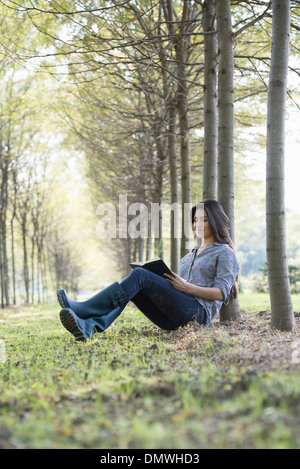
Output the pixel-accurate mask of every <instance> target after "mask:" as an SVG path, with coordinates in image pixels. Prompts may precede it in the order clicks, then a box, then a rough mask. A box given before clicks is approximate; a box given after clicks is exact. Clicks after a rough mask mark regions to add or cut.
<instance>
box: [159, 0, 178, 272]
mask: <svg viewBox="0 0 300 469" xmlns="http://www.w3.org/2000/svg"><path fill="white" fill-rule="evenodd" d="M160 10H162V12H163V14H164V17H165V21H166V22H167V28H168V32H169V34H170V35H171V40H173V41H174V22H173V12H174V6H173V0H166V1H163V0H162V1H161V4H160ZM160 60H161V63H162V66H163V67H164V69H165V70H168V69H169V66H168V61H167V60H166V55H165V48H164V46H163V43H161V44H160ZM173 73H174V72H173ZM163 81H164V95H165V100H166V112H167V122H168V157H169V172H170V192H171V197H170V199H171V205H173V207H175V212H177V206H178V202H179V190H178V174H177V156H176V128H177V126H176V117H177V109H176V104H177V103H176V96H175V93H174V91H173V88H174V82H173V78H172V77H171V75H170V76H168V75H167V74H166V73H164V75H163ZM170 217H171V219H170V223H171V229H170V243H171V249H170V267H171V270H173V271H174V272H177V270H178V263H179V239H178V226H177V221H178V213H174V211H173V210H172V211H171V214H170Z"/></svg>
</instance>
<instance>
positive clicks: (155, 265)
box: [129, 257, 174, 278]
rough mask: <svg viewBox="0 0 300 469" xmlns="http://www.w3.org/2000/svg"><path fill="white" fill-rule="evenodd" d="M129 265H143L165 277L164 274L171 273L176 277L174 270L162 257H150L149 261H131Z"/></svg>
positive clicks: (134, 266) (143, 267) (133, 267)
mask: <svg viewBox="0 0 300 469" xmlns="http://www.w3.org/2000/svg"><path fill="white" fill-rule="evenodd" d="M129 265H130V267H131V268H132V269H135V268H136V267H141V268H142V269H146V270H150V272H153V273H154V274H157V275H160V276H161V277H163V278H166V277H165V276H164V274H169V275H172V276H173V277H174V275H173V273H172V271H171V270H170V269H169V267H168V266H167V265H166V264H165V263H164V261H163V260H162V259H161V258H160V257H158V258H157V259H149V261H146V262H131V263H130V264H129Z"/></svg>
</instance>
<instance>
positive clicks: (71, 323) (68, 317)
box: [59, 309, 86, 341]
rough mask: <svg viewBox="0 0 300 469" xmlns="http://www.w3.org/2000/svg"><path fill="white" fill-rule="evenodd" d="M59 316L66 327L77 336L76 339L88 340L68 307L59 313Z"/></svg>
mask: <svg viewBox="0 0 300 469" xmlns="http://www.w3.org/2000/svg"><path fill="white" fill-rule="evenodd" d="M59 317H60V321H61V323H62V325H63V326H64V328H65V329H67V331H68V332H70V333H71V334H73V336H74V337H75V340H78V341H85V340H86V338H85V337H84V335H83V333H82V332H81V330H80V329H79V327H78V326H77V324H76V321H75V319H74V318H73V316H72V314H71V313H70V311H68V310H67V309H62V310H61V312H60V313H59Z"/></svg>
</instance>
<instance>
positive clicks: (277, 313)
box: [266, 0, 295, 331]
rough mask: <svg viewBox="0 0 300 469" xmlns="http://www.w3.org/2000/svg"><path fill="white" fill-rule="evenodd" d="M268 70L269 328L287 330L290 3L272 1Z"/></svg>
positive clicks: (289, 309) (290, 321) (290, 308)
mask: <svg viewBox="0 0 300 469" xmlns="http://www.w3.org/2000/svg"><path fill="white" fill-rule="evenodd" d="M272 9H273V19H272V50H271V69H270V78H269V91H268V115H267V163H266V176H267V181H266V224H267V226H266V230H267V263H268V280H269V289H270V301H271V327H273V328H277V329H280V330H285V331H290V330H292V329H293V328H294V321H295V320H294V314H293V306H292V299H291V292H290V282H289V272H288V265H287V257H286V233H285V197H284V186H285V184H284V183H285V179H284V165H285V104H286V91H287V72H288V58H289V36H290V1H289V0H273V1H272Z"/></svg>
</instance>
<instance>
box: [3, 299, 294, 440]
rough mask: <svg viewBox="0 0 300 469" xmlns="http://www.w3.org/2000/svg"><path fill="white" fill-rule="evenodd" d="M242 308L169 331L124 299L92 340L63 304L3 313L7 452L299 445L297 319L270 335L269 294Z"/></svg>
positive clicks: (4, 427)
mask: <svg viewBox="0 0 300 469" xmlns="http://www.w3.org/2000/svg"><path fill="white" fill-rule="evenodd" d="M240 306H241V309H242V310H243V314H242V321H241V322H239V323H235V324H231V325H227V326H224V325H220V324H219V323H218V321H216V322H215V323H214V326H212V327H207V326H206V327H205V326H199V325H197V324H191V325H189V326H188V327H185V328H181V329H179V330H178V331H172V332H166V331H161V330H159V329H158V328H157V327H156V326H154V325H153V324H152V323H150V322H149V321H148V320H147V319H146V318H145V317H144V316H143V315H142V314H141V313H139V312H138V311H137V310H135V309H133V308H129V307H127V309H126V310H125V311H124V313H123V314H122V316H121V317H119V318H118V319H117V321H115V322H114V323H113V325H112V326H111V327H110V328H109V329H108V330H107V331H105V332H104V333H103V334H97V335H96V336H95V338H94V339H93V340H91V341H87V342H85V343H77V342H75V341H74V340H73V337H72V336H71V335H70V334H69V333H68V332H67V331H65V330H64V329H63V328H62V327H61V324H60V322H59V319H58V314H57V312H58V309H57V306H56V305H42V306H34V307H20V308H16V309H9V310H4V311H2V313H1V315H0V327H1V329H0V339H1V340H2V342H1V344H2V345H3V344H4V345H5V352H6V360H4V358H3V347H2V349H0V350H2V358H3V359H2V362H3V363H1V361H0V389H1V400H0V448H51V449H55V448H59V449H63V448H70V449H72V448H76V449H80V448H99V449H117V448H120V449H127V448H128V449H131V448H133V449H136V448H140V449H162V448H164V449H201V448H268V449H269V448H270V449H273V448H282V449H285V448H287V449H290V448H299V447H300V425H299V423H300V412H299V411H300V400H299V388H300V375H299V366H300V365H299V364H298V363H297V362H298V360H295V359H293V357H294V358H295V357H296V358H297V354H296V355H295V354H294V355H293V352H294V353H295V352H296V353H297V351H298V349H297V347H300V345H299V344H298V340H299V329H300V325H299V318H298V317H297V318H296V321H297V325H296V329H295V331H294V332H293V333H282V332H279V331H272V330H270V328H269V314H268V312H266V310H267V309H268V307H269V306H268V298H267V296H266V295H262V294H256V295H246V294H241V296H240ZM299 307H300V298H299V297H298V296H295V298H294V309H295V311H299ZM260 311H262V312H261V313H260ZM299 357H300V350H299ZM0 360H1V356H0Z"/></svg>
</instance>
